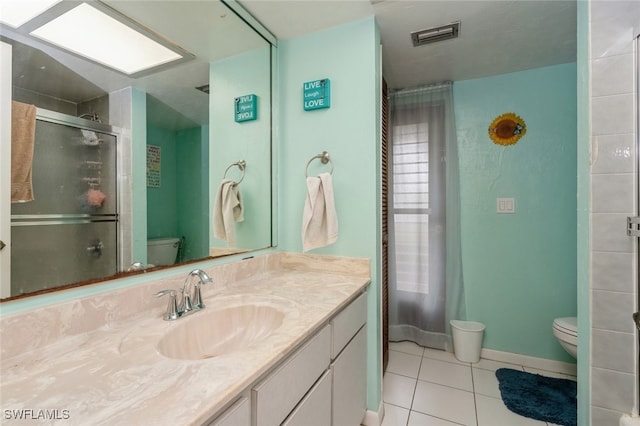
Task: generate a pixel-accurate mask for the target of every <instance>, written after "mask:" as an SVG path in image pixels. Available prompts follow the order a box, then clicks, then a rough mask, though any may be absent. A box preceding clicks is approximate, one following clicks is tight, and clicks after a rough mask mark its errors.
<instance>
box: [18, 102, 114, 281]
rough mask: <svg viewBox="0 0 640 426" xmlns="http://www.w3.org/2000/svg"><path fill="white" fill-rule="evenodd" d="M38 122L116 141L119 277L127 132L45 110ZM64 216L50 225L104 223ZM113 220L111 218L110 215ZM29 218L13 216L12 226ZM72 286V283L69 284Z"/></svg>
mask: <svg viewBox="0 0 640 426" xmlns="http://www.w3.org/2000/svg"><path fill="white" fill-rule="evenodd" d="M36 121H40V122H46V123H51V124H58V125H62V126H67V127H72V128H76V129H80V130H87V131H91V132H99V133H101V134H105V135H110V136H113V137H114V138H115V151H116V152H115V167H116V170H115V185H116V190H115V191H116V197H115V200H114V202H115V211H116V215H115V221H114V222H115V227H116V256H115V264H116V273H117V272H119V271H121V269H122V265H124V263H123V250H122V245H123V242H124V241H126V240H127V238H126V236H124V235H123V229H124V227H123V226H122V223H121V222H122V214H121V208H122V206H123V205H126V204H127V203H123V201H124V200H123V191H122V190H121V186H122V185H121V182H122V181H123V179H122V176H123V170H124V168H123V159H124V158H123V157H124V156H123V147H122V137H123V131H122V129H120V128H119V127H116V126H112V125H110V124H105V123H101V122H99V121H93V120H88V119H84V118H80V117H76V116H73V115H69V114H65V113H61V112H57V111H52V110H47V109H44V108H36ZM54 216H60V217H59V219H60V220H59V221H56V218H55V217H50V218H49V219H48V220H47V223H48V224H49V225H56V224H62V223H66V224H73V223H76V224H82V223H89V222H96V221H97V222H100V221H101V220H100V219H99V217H98V216H100V215H97V216H96V215H94V216H93V218H92V217H91V216H92V215H90V214H71V215H65V214H62V215H54ZM108 216H110V215H108ZM14 219H16V220H17V223H14ZM28 220H29V217H21V216H20V215H11V223H12V225H11V226H12V227H13V226H21V225H28V224H30V222H28ZM69 284H72V283H69Z"/></svg>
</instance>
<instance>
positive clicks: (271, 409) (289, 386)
mask: <svg viewBox="0 0 640 426" xmlns="http://www.w3.org/2000/svg"><path fill="white" fill-rule="evenodd" d="M330 348H331V327H330V326H329V325H327V326H325V327H324V328H323V329H322V330H321V331H320V332H318V333H317V334H316V335H315V336H313V337H311V339H310V340H309V341H307V343H305V344H304V346H302V348H300V349H298V350H297V351H296V352H295V353H294V354H293V355H291V356H290V357H289V358H287V359H286V360H285V361H284V363H283V364H282V365H280V367H278V368H276V370H275V371H274V372H273V373H271V374H269V376H267V378H265V379H264V380H262V381H261V382H260V383H258V384H257V385H256V386H254V387H253V389H252V391H251V394H252V395H251V399H252V411H253V418H254V422H253V426H278V425H280V424H282V422H284V421H285V419H286V418H287V416H288V415H289V413H291V411H293V409H294V408H295V407H296V405H298V403H299V402H300V401H301V400H302V399H303V398H304V396H305V394H306V393H307V392H308V391H309V390H310V389H311V388H312V387H313V385H314V383H315V382H316V381H317V380H318V378H319V377H320V376H321V375H322V374H323V373H324V372H325V371H326V370H327V368H328V367H329V362H330V359H331V352H330Z"/></svg>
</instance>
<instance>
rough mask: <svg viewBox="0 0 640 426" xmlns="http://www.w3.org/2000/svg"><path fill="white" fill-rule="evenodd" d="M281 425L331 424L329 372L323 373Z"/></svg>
mask: <svg viewBox="0 0 640 426" xmlns="http://www.w3.org/2000/svg"><path fill="white" fill-rule="evenodd" d="M282 426H331V372H330V371H327V372H326V373H324V375H323V376H322V377H320V379H318V382H317V383H316V384H315V385H314V386H313V388H311V390H310V391H309V393H307V395H305V397H304V398H303V400H302V401H300V404H298V406H297V407H296V409H295V410H293V412H292V413H291V414H290V415H289V417H287V420H285V421H284V423H282Z"/></svg>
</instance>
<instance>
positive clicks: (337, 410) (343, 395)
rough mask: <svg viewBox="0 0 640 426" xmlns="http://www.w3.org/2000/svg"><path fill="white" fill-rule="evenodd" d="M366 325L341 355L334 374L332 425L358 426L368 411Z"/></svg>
mask: <svg viewBox="0 0 640 426" xmlns="http://www.w3.org/2000/svg"><path fill="white" fill-rule="evenodd" d="M366 359H367V326H366V325H365V326H364V327H362V328H361V329H360V331H359V332H358V334H356V336H355V337H354V338H353V340H351V342H349V344H348V345H347V346H346V348H345V349H344V350H343V351H342V353H341V354H340V355H339V356H338V358H337V359H336V360H335V362H334V363H333V364H331V371H332V374H333V401H332V402H333V423H332V424H333V426H359V425H360V424H361V423H362V419H363V418H364V415H365V411H366V397H367V363H366Z"/></svg>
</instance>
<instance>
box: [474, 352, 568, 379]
mask: <svg viewBox="0 0 640 426" xmlns="http://www.w3.org/2000/svg"><path fill="white" fill-rule="evenodd" d="M480 357H481V358H485V359H490V360H493V361H500V362H506V363H509V364H518V365H524V366H525V367H530V368H535V369H537V370H545V371H551V372H554V373H560V374H569V375H571V376H576V375H577V371H578V367H577V365H576V364H572V363H570V362H564V361H556V360H553V359H546V358H537V357H534V356H529V355H521V354H514V353H511V352H502V351H496V350H493V349H482V351H481V352H480Z"/></svg>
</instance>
